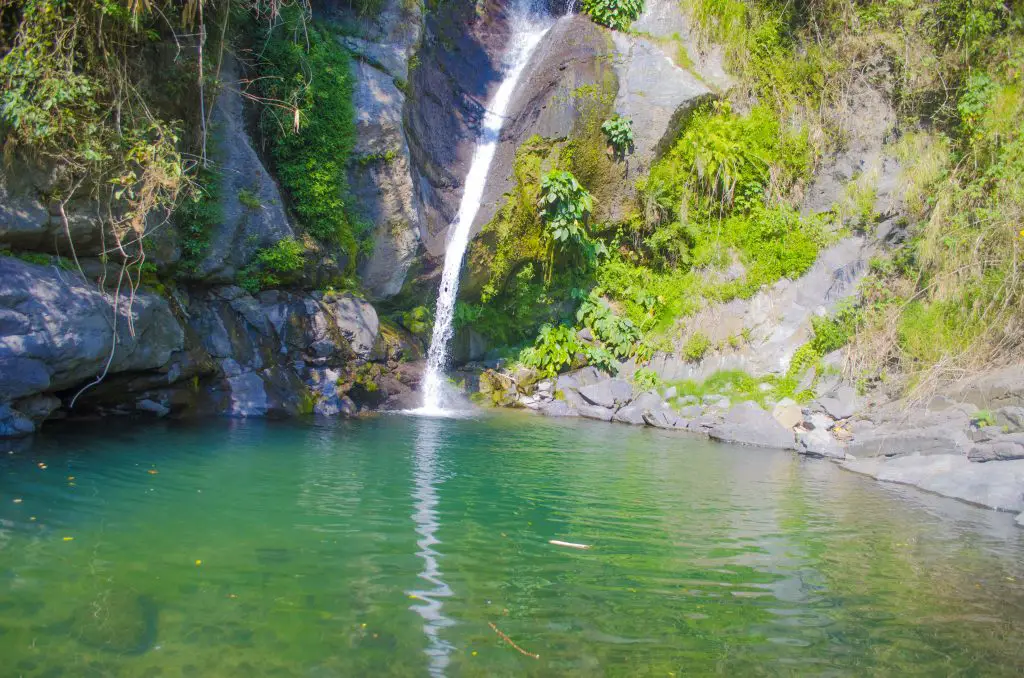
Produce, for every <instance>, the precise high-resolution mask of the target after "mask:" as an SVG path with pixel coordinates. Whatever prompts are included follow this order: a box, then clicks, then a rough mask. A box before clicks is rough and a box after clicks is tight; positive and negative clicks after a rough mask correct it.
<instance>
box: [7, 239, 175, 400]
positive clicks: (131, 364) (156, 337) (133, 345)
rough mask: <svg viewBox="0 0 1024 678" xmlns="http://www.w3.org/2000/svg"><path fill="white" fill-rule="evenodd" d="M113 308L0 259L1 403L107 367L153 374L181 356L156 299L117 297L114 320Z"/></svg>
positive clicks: (90, 291)
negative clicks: (172, 358) (154, 370)
mask: <svg viewBox="0 0 1024 678" xmlns="http://www.w3.org/2000/svg"><path fill="white" fill-rule="evenodd" d="M113 300H114V298H113V296H110V295H107V294H105V293H103V292H101V291H100V290H99V289H98V288H96V287H95V286H94V285H92V284H91V283H88V282H86V281H85V280H83V279H82V278H81V277H80V276H79V275H77V274H74V273H71V272H68V271H61V270H58V269H56V268H55V267H49V266H48V267H44V266H35V265H33V264H27V263H25V262H23V261H20V260H18V259H15V258H12V257H0V308H2V309H3V310H4V312H3V316H2V318H0V402H3V401H10V400H14V399H19V398H23V397H26V396H30V395H34V394H36V393H42V392H52V391H61V390H65V389H69V388H72V387H74V386H78V385H81V384H83V383H84V382H86V381H87V380H91V379H93V378H95V377H97V376H98V375H99V374H100V373H102V372H103V370H104V368H105V366H106V365H107V363H108V360H109V369H107V374H117V373H119V372H127V371H143V370H150V369H156V368H160V367H162V366H164V365H166V364H167V363H168V361H169V360H170V358H171V355H172V354H173V353H174V352H176V351H179V350H181V349H182V347H183V344H184V332H183V330H182V327H181V325H180V324H179V323H178V321H177V319H176V318H175V317H174V315H173V314H172V313H171V310H170V308H169V306H168V305H167V302H166V301H165V300H164V299H163V298H162V297H160V296H158V295H156V294H154V293H152V292H148V291H145V290H140V291H139V293H138V294H136V295H135V298H134V300H132V301H131V302H130V303H129V299H128V297H127V295H122V296H121V297H120V298H119V299H118V304H117V310H116V313H115V311H114V309H113V306H112V304H113ZM115 326H116V342H117V343H116V345H114V340H115V329H114V328H115ZM112 348H113V354H112V355H113V357H111V349H112Z"/></svg>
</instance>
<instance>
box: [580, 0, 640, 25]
mask: <svg viewBox="0 0 1024 678" xmlns="http://www.w3.org/2000/svg"><path fill="white" fill-rule="evenodd" d="M583 11H584V12H586V13H587V14H589V15H590V18H591V19H593V20H594V21H595V22H597V23H599V24H601V25H602V26H607V27H608V28H612V29H614V30H617V31H624V30H626V29H628V28H629V25H630V24H631V23H633V22H634V21H635V20H636V18H637V17H638V16H640V13H641V12H643V11H644V3H643V0H583Z"/></svg>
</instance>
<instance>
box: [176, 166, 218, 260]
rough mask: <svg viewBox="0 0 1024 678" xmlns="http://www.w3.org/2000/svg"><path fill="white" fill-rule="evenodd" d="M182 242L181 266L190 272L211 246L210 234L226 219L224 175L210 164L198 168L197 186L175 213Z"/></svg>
mask: <svg viewBox="0 0 1024 678" xmlns="http://www.w3.org/2000/svg"><path fill="white" fill-rule="evenodd" d="M174 220H175V224H176V225H177V227H178V234H179V236H180V243H181V260H180V261H179V262H178V266H179V268H180V269H181V270H182V272H184V273H185V274H186V275H189V274H193V273H195V270H196V266H198V265H199V262H200V261H202V259H203V257H204V256H205V255H206V250H207V248H209V246H210V234H211V233H212V232H213V230H214V229H216V228H217V227H218V226H219V225H220V224H221V222H223V220H224V212H223V209H222V208H221V203H220V175H219V174H218V173H217V172H215V171H213V170H212V169H210V168H203V167H200V168H199V169H198V170H197V173H196V178H195V183H194V188H193V190H192V191H191V192H190V194H189V195H187V196H186V197H185V198H184V199H183V200H182V201H181V202H180V203H179V205H178V209H177V210H176V211H175V213H174Z"/></svg>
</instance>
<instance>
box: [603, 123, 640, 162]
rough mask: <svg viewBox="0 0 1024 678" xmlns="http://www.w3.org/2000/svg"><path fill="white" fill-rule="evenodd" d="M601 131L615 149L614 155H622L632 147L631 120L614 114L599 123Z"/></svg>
mask: <svg viewBox="0 0 1024 678" xmlns="http://www.w3.org/2000/svg"><path fill="white" fill-rule="evenodd" d="M601 131H602V132H604V135H605V138H606V139H608V143H609V144H610V145H611V147H612V148H613V149H614V151H615V155H616V156H618V157H620V158H621V157H623V156H625V155H626V153H627V152H629V150H630V149H632V147H633V121H632V120H630V119H628V118H623V117H620V116H618V115H616V116H615V117H614V118H611V119H610V120H605V121H604V122H603V123H601Z"/></svg>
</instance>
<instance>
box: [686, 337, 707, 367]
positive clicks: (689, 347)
mask: <svg viewBox="0 0 1024 678" xmlns="http://www.w3.org/2000/svg"><path fill="white" fill-rule="evenodd" d="M710 349H711V339H709V338H708V335H706V334H704V333H703V332H694V333H693V334H691V335H690V338H689V339H687V340H686V343H685V344H683V357H684V358H686V359H687V360H688V361H690V362H692V363H695V362H697V361H699V360H700V359H701V358H703V357H704V355H705V354H706V353H707V352H708V351H709V350H710Z"/></svg>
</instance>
